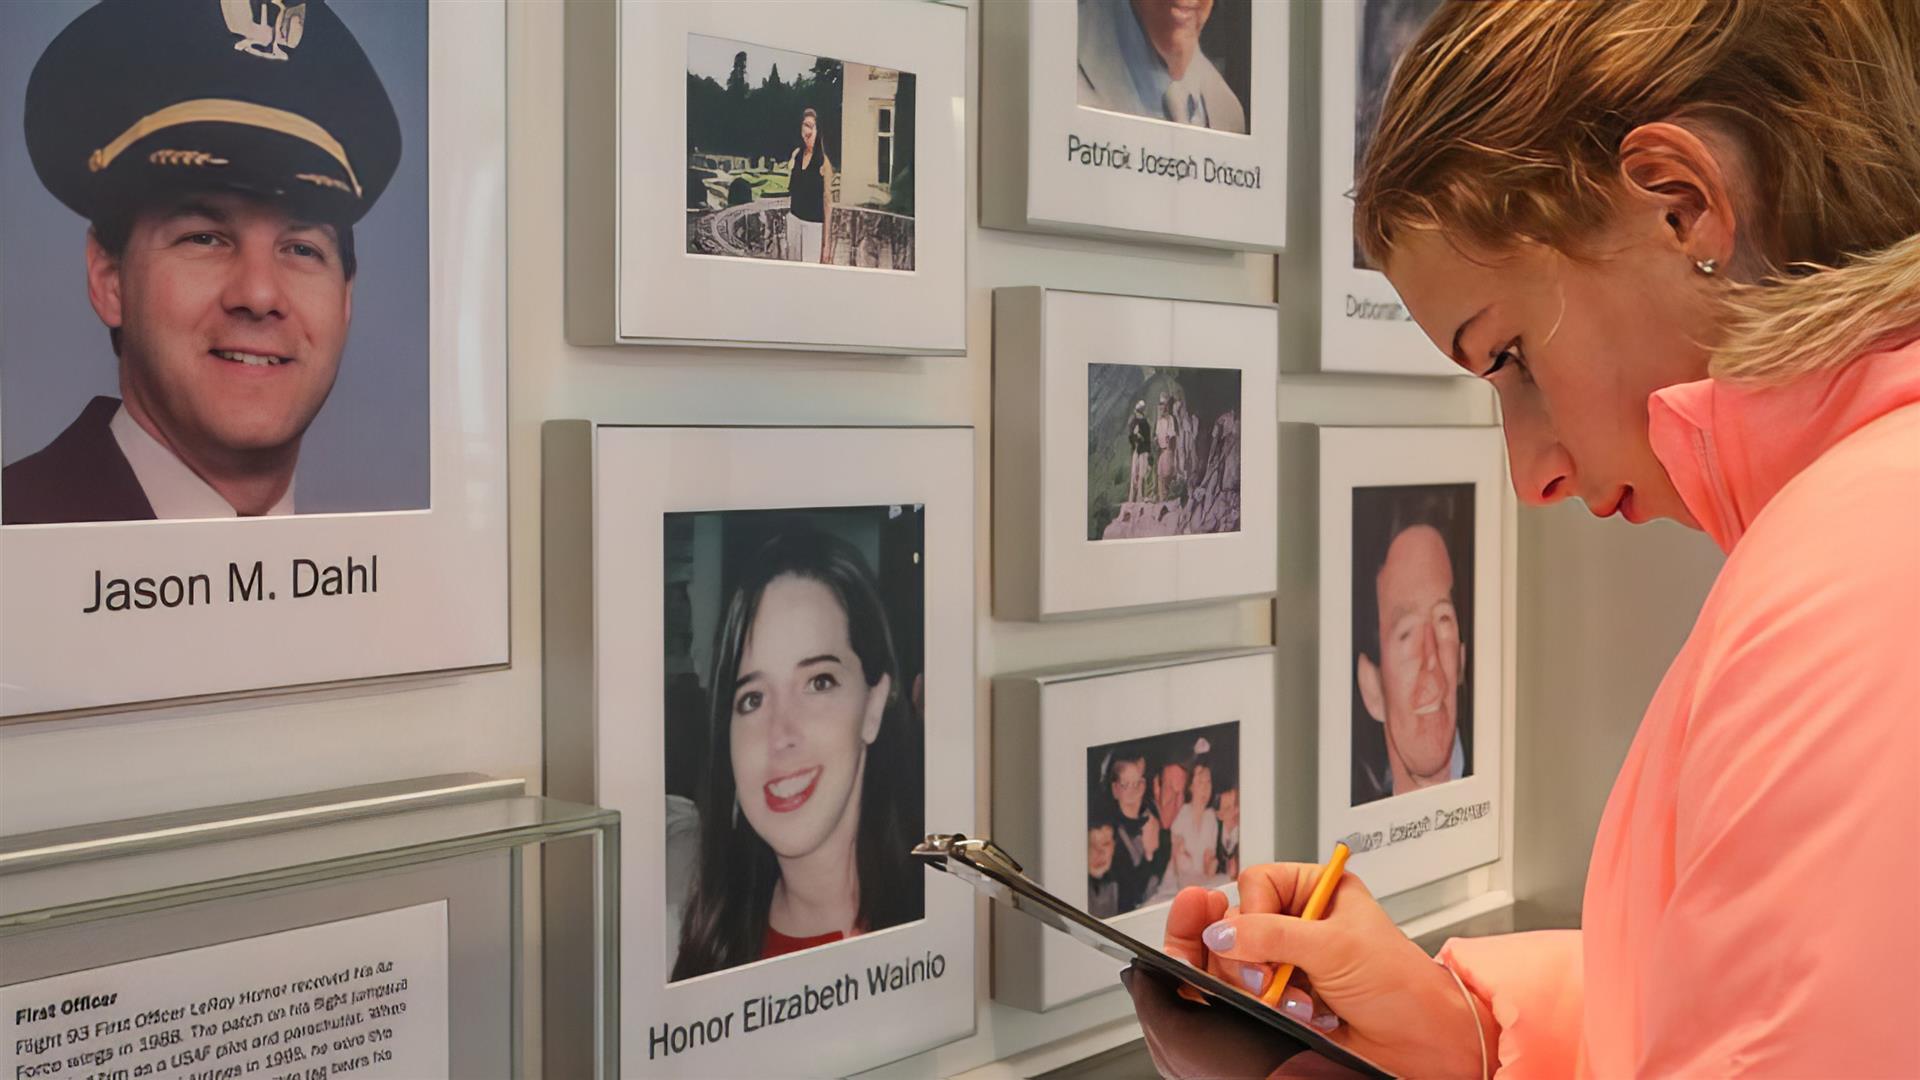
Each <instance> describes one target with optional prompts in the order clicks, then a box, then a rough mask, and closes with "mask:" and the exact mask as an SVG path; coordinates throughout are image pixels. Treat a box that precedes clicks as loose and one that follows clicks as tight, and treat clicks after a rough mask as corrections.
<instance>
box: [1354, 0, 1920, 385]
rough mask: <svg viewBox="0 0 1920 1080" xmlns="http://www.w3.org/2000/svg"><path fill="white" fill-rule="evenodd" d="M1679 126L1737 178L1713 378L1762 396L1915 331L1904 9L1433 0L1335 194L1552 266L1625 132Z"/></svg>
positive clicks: (1748, 2)
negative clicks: (1353, 175) (1763, 386)
mask: <svg viewBox="0 0 1920 1080" xmlns="http://www.w3.org/2000/svg"><path fill="white" fill-rule="evenodd" d="M1687 118H1698V119H1701V120H1705V121H1707V122H1709V123H1713V124H1715V125H1717V126H1718V127H1720V128H1721V129H1723V130H1727V131H1730V132H1732V133H1734V134H1735V135H1736V136H1737V137H1738V138H1739V140H1740V141H1741V143H1742V148H1743V149H1744V151H1745V153H1746V157H1747V159H1748V160H1749V161H1750V162H1751V165H1752V168H1753V180H1754V182H1753V184H1752V189H1753V191H1752V195H1753V205H1752V206H1749V207H1745V208H1744V210H1745V213H1746V216H1744V217H1743V218H1742V219H1741V220H1740V221H1739V222H1738V226H1739V229H1740V231H1741V233H1742V236H1743V238H1751V239H1752V241H1753V242H1752V243H1751V245H1750V247H1751V254H1752V255H1753V256H1756V257H1757V258H1758V259H1759V260H1760V261H1761V262H1762V263H1763V265H1764V266H1765V267H1766V273H1765V274H1764V275H1763V277H1762V280H1761V281H1759V282H1757V283H1754V284H1751V285H1736V286H1733V287H1730V288H1728V289H1726V290H1725V291H1724V294H1723V299H1724V305H1725V307H1724V318H1723V319H1722V320H1721V334H1720V336H1719V337H1718V338H1717V340H1715V341H1713V342H1711V343H1710V345H1711V348H1712V355H1711V360H1710V368H1709V370H1710V372H1711V374H1712V375H1713V376H1714V377H1715V378H1722V379H1729V380H1742V381H1749V382H1770V381H1782V380H1785V379H1790V378H1792V377H1794V376H1796V375H1799V374H1803V373H1806V372H1809V371H1814V370H1818V369H1821V368H1826V367H1833V366H1837V365H1840V364H1844V363H1846V362H1847V361H1849V360H1851V359H1853V358H1854V357H1855V356H1858V355H1860V354H1861V353H1863V352H1867V351H1871V350H1873V349H1875V348H1886V347H1891V346H1893V345H1897V344H1900V343H1903V342H1905V341H1907V340H1911V339H1913V338H1915V337H1920V238H1916V236H1915V234H1916V233H1920V2H1917V0H1617V2H1609V3H1598V2H1594V3H1545V2H1539V0H1484V2H1465V0H1449V2H1448V3H1447V4H1445V5H1444V6H1443V7H1442V8H1441V9H1440V10H1439V12H1437V13H1436V14H1435V15H1434V17H1433V18H1432V20H1430V21H1429V22H1428V24H1427V26H1426V28H1425V29H1424V30H1423V31H1422V32H1421V34H1420V36H1419V38H1418V39H1417V40H1416V41H1415V42H1414V43H1413V44H1412V45H1411V46H1410V47H1409V48H1408V50H1407V52H1406V55H1405V56H1404V57H1403V58H1402V59H1401V61H1400V64H1399V66H1398V67H1397V68H1396V70H1395V72H1394V76H1393V82H1392V85H1391V88H1390V89H1389V91H1388V93H1387V98H1386V101H1385V103H1384V105H1383V106H1382V108H1381V116H1380V124H1379V127H1378V129H1377V130H1376V132H1375V133H1374V136H1373V139H1372V142H1371V144H1370V145H1369V147H1368V150H1367V156H1366V160H1365V162H1364V163H1363V164H1362V166H1361V168H1360V171H1359V176H1358V182H1357V183H1356V185H1355V214H1354V228H1355V231H1356V235H1357V237H1358V239H1359V242H1360V244H1361V246H1362V248H1363V249H1364V250H1365V251H1366V254H1367V256H1368V258H1369V259H1371V260H1372V261H1373V262H1374V263H1375V264H1376V265H1383V264H1384V263H1385V261H1386V257H1387V255H1388V253H1389V252H1390V251H1391V249H1392V247H1393V243H1394V238H1395V236H1396V235H1399V234H1401V233H1403V232H1404V231H1405V230H1408V229H1438V230H1441V231H1442V232H1444V233H1446V234H1447V235H1448V236H1450V237H1454V238H1458V239H1461V240H1465V241H1469V242H1471V243H1473V244H1475V245H1477V246H1482V247H1486V248H1490V249H1495V250H1498V249H1502V248H1510V247H1511V246H1512V245H1513V244H1514V243H1515V242H1516V241H1521V242H1525V241H1531V242H1536V243H1540V244H1544V245H1547V246H1548V247H1551V248H1553V249H1555V250H1558V251H1561V252H1565V253H1567V254H1569V255H1579V254H1581V253H1582V252H1584V251H1585V250H1586V244H1587V241H1588V240H1589V239H1590V238H1591V237H1593V236H1595V235H1596V234H1597V233H1598V232H1599V231H1600V229H1601V228H1602V226H1604V225H1605V224H1606V223H1607V222H1608V220H1609V219H1610V218H1611V215H1612V214H1613V212H1614V210H1615V208H1616V206H1617V205H1618V199H1619V196H1620V195H1621V194H1622V192H1623V189H1622V187H1621V179H1620V168H1619V165H1620V163H1619V148H1620V143H1621V140H1622V139H1623V138H1625V136H1626V135H1627V133H1628V132H1630V131H1632V130H1633V129H1634V128H1635V127H1638V126H1640V125H1642V124H1647V123H1652V122H1656V121H1660V120H1681V121H1684V120H1685V119H1687Z"/></svg>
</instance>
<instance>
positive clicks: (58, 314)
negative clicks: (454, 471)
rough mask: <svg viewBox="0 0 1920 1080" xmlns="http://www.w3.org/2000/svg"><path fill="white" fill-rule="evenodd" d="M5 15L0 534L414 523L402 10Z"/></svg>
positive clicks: (121, 8)
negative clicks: (299, 521)
mask: <svg viewBox="0 0 1920 1080" xmlns="http://www.w3.org/2000/svg"><path fill="white" fill-rule="evenodd" d="M5 7H6V8H7V10H5V11H0V108H4V109H5V110H6V113H7V114H8V115H7V116H5V117H4V119H0V123H5V124H7V125H9V126H6V127H0V196H4V198H5V203H6V210H5V211H4V220H0V232H5V233H6V234H7V235H8V243H7V245H6V252H5V255H4V256H0V303H4V306H5V307H6V308H7V310H8V315H9V318H8V319H7V320H6V325H5V326H4V327H0V400H4V403H5V409H6V412H5V415H4V425H0V431H4V434H5V441H4V444H0V456H3V457H4V460H5V462H6V465H5V469H4V472H0V521H4V523H5V524H7V525H29V524H55V523H68V522H108V521H138V520H150V519H173V520H178V519H214V518H232V517H262V516H278V515H286V514H295V513H315V512H356V511H374V510H399V509H422V508H425V507H426V506H427V505H428V504H429V499H428V486H429V475H428V474H429V468H430V460H429V459H430V446H429V440H428V435H429V433H428V430H427V429H428V411H429V410H428V393H427V381H428V373H427V364H428V349H427V326H426V319H427V303H426V296H427V280H426V277H427V275H426V241H427V237H426V227H425V214H424V206H425V198H426V196H425V182H426V172H425V165H424V163H423V162H422V163H415V164H414V165H413V167H412V168H411V169H409V170H408V171H407V172H406V173H405V174H404V175H400V176H399V180H398V181H396V176H397V175H398V174H400V168H401V163H402V161H403V153H402V146H403V143H404V142H406V141H407V139H408V138H409V137H411V135H413V134H419V135H422V136H423V135H424V119H425V85H424V78H425V72H424V67H425V64H424V47H425V45H424V43H425V37H426V21H427V11H426V7H425V5H424V4H418V3H399V4H391V5H340V6H339V7H338V8H337V9H336V7H335V6H334V5H330V4H328V3H325V2H324V0H305V2H303V3H295V2H285V0H102V2H100V3H98V4H93V5H86V4H74V3H67V4H27V5H6V6H5ZM349 16H351V18H352V21H353V22H354V23H356V24H357V26H350V25H349V23H348V21H347V19H348V17H349ZM356 31H357V32H356ZM363 40H364V41H365V42H367V43H368V44H369V45H370V46H371V48H372V51H371V52H370V51H369V49H368V48H363V45H362V43H363ZM29 50H31V51H32V53H34V54H37V55H30V53H29ZM376 56H377V57H379V61H378V62H376V60H375V57H376ZM383 65H384V66H385V67H386V68H387V69H388V70H387V72H386V74H385V75H383V73H382V71H381V70H380V68H381V67H382V66H383ZM389 84H392V86H393V87H394V88H395V90H394V93H392V94H390V92H389ZM396 98H397V99H398V100H399V101H400V102H401V103H402V104H403V105H404V107H405V116H406V121H405V122H404V123H403V120H402V115H401V113H400V112H399V111H397V109H396ZM13 123H18V125H19V127H18V128H17V129H16V128H13V127H11V126H10V125H11V124H13ZM15 130H17V131H18V132H19V137H18V139H15V138H14V137H13V136H12V135H11V132H12V131H15ZM22 151H24V153H22ZM34 181H37V185H36V184H35V183H34ZM390 187H392V188H393V189H394V190H393V191H392V193H389V188H390ZM36 188H37V190H36ZM49 196H50V198H48V197H49ZM383 196H388V197H387V199H386V200H385V202H384V203H383ZM54 200H57V202H55V201H54ZM376 206H381V208H382V210H383V211H388V212H389V213H388V214H387V215H386V216H382V217H380V218H379V219H377V220H372V221H370V220H369V217H368V215H369V214H371V213H373V212H374V209H375V207H376ZM356 227H361V232H360V235H361V236H362V237H366V238H368V242H366V243H364V244H357V243H356ZM81 304H84V308H82V307H80V306H79V305H81ZM354 345H357V346H358V348H357V349H356V348H354V347H353V346H354ZM109 350H111V351H109ZM76 410H77V413H78V415H77V416H76V415H75V411H76ZM323 417H324V418H325V419H326V421H327V422H326V423H325V424H323V423H321V420H322V418H323Z"/></svg>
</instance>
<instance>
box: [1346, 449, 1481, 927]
mask: <svg viewBox="0 0 1920 1080" xmlns="http://www.w3.org/2000/svg"><path fill="white" fill-rule="evenodd" d="M1317 444H1318V457H1319V463H1318V464H1319V468H1318V487H1319V492H1318V504H1319V512H1320V527H1319V537H1318V553H1319V577H1320V620H1319V625H1320V634H1319V641H1320V785H1319V787H1320V813H1319V818H1320V830H1319V833H1320V834H1319V840H1318V844H1317V846H1318V848H1319V849H1320V850H1323V851H1324V850H1327V849H1329V848H1330V847H1331V846H1332V845H1333V843H1334V842H1335V841H1336V840H1344V841H1346V843H1347V845H1348V846H1349V847H1350V848H1352V849H1353V861H1352V862H1351V863H1350V864H1349V865H1350V867H1351V869H1352V870H1353V871H1354V872H1355V873H1357V874H1359V875H1360V876H1361V877H1362V878H1364V879H1365V880H1366V882H1367V887H1368V888H1370V889H1372V890H1373V892H1374V893H1375V894H1376V895H1380V896H1385V895H1388V894H1390V893H1397V892H1402V891H1405V890H1406V889H1410V888H1413V887H1414V886H1417V885H1423V884H1426V883H1427V882H1429V881H1433V880H1435V879H1438V878H1441V877H1445V876H1447V875H1448V874H1454V873H1458V872H1460V871H1463V870H1467V869H1470V868H1472V867H1475V866H1479V865H1483V864H1485V863H1489V862H1492V861H1493V860H1494V859H1496V858H1498V857H1499V846H1500V814H1501V791H1500V774H1501V768H1500V762H1501V715H1502V714H1501V689H1502V685H1503V679H1502V669H1501V663H1502V657H1503V656H1504V652H1503V645H1502V634H1503V628H1502V627H1501V625H1500V612H1501V604H1500V597H1501V580H1502V572H1503V571H1502V566H1503V562H1502V553H1501V538H1502V528H1501V520H1502V509H1501V507H1502V498H1503V496H1502V492H1503V491H1504V490H1505V489H1504V485H1505V483H1506V474H1505V468H1504V457H1503V454H1502V445H1501V440H1500V432H1499V429H1497V428H1321V429H1320V430H1319V432H1318V438H1317Z"/></svg>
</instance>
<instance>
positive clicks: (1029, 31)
mask: <svg viewBox="0 0 1920 1080" xmlns="http://www.w3.org/2000/svg"><path fill="white" fill-rule="evenodd" d="M1292 14H1293V13H1292V7H1291V5H1290V4H1287V3H1281V2H1276V0H1211V2H1210V3H1206V4H1199V5H1194V4H1173V3H1165V2H1160V0H1155V2H1152V3H1141V2H1137V0H1078V2H1077V3H1054V2H1050V0H1029V2H1027V3H997V4H989V5H987V6H986V9H985V15H986V17H987V18H988V19H990V20H994V21H995V23H998V24H1001V25H1002V27H1003V29H996V27H995V26H994V25H990V26H989V34H990V36H995V37H997V36H999V35H1000V34H1001V33H1003V32H1004V33H1008V34H1016V35H1018V36H1019V37H1020V38H1021V39H1022V40H1023V42H1024V45H1025V49H1026V52H1025V54H1024V60H1025V66H1024V68H1023V69H1021V70H1017V71H1016V70H1007V71H1005V72H1002V73H999V75H996V77H994V78H992V79H990V80H989V81H988V83H987V86H988V88H987V89H986V90H985V91H983V93H985V94H988V95H992V94H996V93H1005V94H1017V93H1018V92H1019V88H1020V87H1021V85H1022V84H1023V83H1024V87H1025V101H1024V102H1023V103H1022V102H1014V101H1008V102H1005V103H1004V105H999V104H996V103H993V102H989V103H988V116H989V120H988V124H989V131H990V132H991V131H993V130H998V129H1000V127H1001V126H1002V125H1005V126H1006V133H1007V135H1008V136H1009V137H1008V138H1006V139H994V140H990V141H989V144H988V145H992V146H997V147H1009V146H1011V147H1017V148H1019V149H1020V150H1023V151H1024V154H1025V162H1024V174H1022V173H1021V172H1020V171H1018V170H1016V169H1014V168H1010V167H1002V163H1001V162H999V161H997V160H988V161H984V162H983V166H984V169H985V172H984V176H985V181H984V182H986V183H988V184H989V185H993V186H997V187H1004V189H1005V190H999V191H993V192H990V193H989V197H988V199H987V201H986V203H985V204H984V205H983V218H984V220H985V221H986V223H987V224H989V225H998V226H1002V227H1008V228H1028V229H1039V230H1046V231H1058V232H1083V233H1092V234H1096V235H1114V236H1133V237H1143V238H1153V239H1157V240H1162V241H1168V242H1173V243H1188V244H1199V245H1204V246H1210V247H1227V248H1240V249H1249V250H1267V251H1271V250H1278V249H1279V248H1281V247H1283V246H1285V244H1286V239H1287V221H1286V205H1287V199H1286V189H1287V184H1286V175H1287V67H1286V57H1287V40H1288V33H1289V29H1288V23H1289V21H1290V20H1291V17H1292ZM1016 24H1017V25H1016ZM1012 55H1013V53H1012V52H1011V51H1010V52H1009V58H1010V60H1011V57H1012ZM1009 68H1011V62H1010V63H1009ZM1001 75H1003V76H1004V78H1002V77H999V76H1001ZM1023 105H1024V109H1022V106H1023ZM1022 111H1024V114H1025V115H1024V116H1021V112H1022ZM1023 120H1024V123H1023V124H1022V123H1021V121H1023ZM1016 152H1018V151H1016ZM1006 164H1007V165H1008V166H1012V165H1016V164H1018V163H1011V162H1010V163H1006ZM1016 189H1017V194H1015V190H1016Z"/></svg>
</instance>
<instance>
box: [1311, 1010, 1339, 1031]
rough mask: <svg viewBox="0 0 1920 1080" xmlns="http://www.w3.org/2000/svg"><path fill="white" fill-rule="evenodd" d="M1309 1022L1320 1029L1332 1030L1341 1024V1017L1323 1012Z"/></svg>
mask: <svg viewBox="0 0 1920 1080" xmlns="http://www.w3.org/2000/svg"><path fill="white" fill-rule="evenodd" d="M1307 1023H1309V1024H1312V1025H1313V1026H1314V1027H1315V1028H1317V1029H1318V1030H1320V1031H1332V1030H1333V1029H1334V1028H1337V1027H1339V1026H1340V1018H1339V1017H1337V1016H1335V1015H1333V1014H1332V1013H1321V1014H1320V1015H1319V1016H1316V1017H1314V1018H1313V1019H1311V1020H1309V1021H1307Z"/></svg>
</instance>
